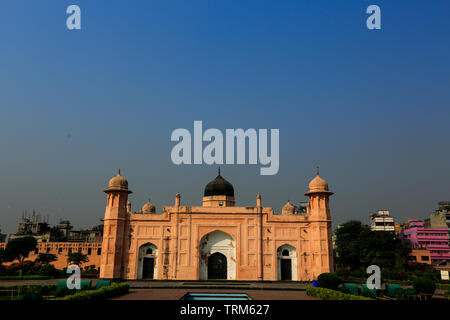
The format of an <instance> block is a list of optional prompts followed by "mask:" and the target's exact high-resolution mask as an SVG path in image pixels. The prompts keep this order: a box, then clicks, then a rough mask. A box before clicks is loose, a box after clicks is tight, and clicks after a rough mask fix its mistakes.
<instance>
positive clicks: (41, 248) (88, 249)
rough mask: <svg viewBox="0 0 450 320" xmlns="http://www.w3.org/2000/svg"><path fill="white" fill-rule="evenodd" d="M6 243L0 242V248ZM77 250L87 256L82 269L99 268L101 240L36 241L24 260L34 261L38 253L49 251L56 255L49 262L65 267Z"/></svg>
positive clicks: (56, 266)
mask: <svg viewBox="0 0 450 320" xmlns="http://www.w3.org/2000/svg"><path fill="white" fill-rule="evenodd" d="M6 246H7V243H4V242H3V243H2V242H0V249H5V248H6ZM75 252H79V253H82V254H84V255H86V256H87V258H88V259H89V261H88V262H85V263H83V264H82V265H81V267H82V268H83V269H86V268H92V269H96V270H99V269H100V263H101V254H102V243H101V242H90V243H87V242H38V244H37V246H36V249H35V250H34V251H31V252H30V254H29V255H28V257H27V258H26V260H28V261H34V260H36V258H37V257H38V256H39V254H40V253H51V254H54V255H56V258H57V260H56V261H53V262H51V264H52V265H53V266H55V268H57V269H63V268H65V267H67V265H68V262H67V258H68V256H69V254H71V253H75ZM15 262H17V260H15V261H12V262H7V263H5V264H6V265H8V264H11V263H15Z"/></svg>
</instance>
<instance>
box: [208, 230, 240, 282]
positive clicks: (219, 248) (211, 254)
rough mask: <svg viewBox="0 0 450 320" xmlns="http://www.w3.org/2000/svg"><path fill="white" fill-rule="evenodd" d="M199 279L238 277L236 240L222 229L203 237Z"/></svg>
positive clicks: (232, 278)
mask: <svg viewBox="0 0 450 320" xmlns="http://www.w3.org/2000/svg"><path fill="white" fill-rule="evenodd" d="M199 251H200V252H199V256H200V261H199V279H200V280H212V279H226V280H235V279H236V241H235V240H234V238H233V237H232V236H230V235H229V234H228V233H225V232H223V231H220V230H216V231H213V232H210V233H208V234H206V235H205V236H203V237H202V239H201V240H200V245H199Z"/></svg>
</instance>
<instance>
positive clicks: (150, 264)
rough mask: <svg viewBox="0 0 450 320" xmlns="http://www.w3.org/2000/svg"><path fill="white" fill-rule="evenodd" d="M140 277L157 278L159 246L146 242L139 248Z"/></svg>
mask: <svg viewBox="0 0 450 320" xmlns="http://www.w3.org/2000/svg"><path fill="white" fill-rule="evenodd" d="M138 259H139V260H138V279H156V277H157V270H158V263H157V262H158V248H157V247H156V246H155V245H154V244H153V243H146V244H144V245H142V246H141V247H140V248H139V258H138Z"/></svg>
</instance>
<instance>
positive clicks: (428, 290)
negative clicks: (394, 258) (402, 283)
mask: <svg viewBox="0 0 450 320" xmlns="http://www.w3.org/2000/svg"><path fill="white" fill-rule="evenodd" d="M413 286H414V289H416V291H417V292H418V293H421V294H433V293H434V291H435V290H436V283H434V281H433V280H431V279H430V278H428V277H418V278H415V279H414V280H413Z"/></svg>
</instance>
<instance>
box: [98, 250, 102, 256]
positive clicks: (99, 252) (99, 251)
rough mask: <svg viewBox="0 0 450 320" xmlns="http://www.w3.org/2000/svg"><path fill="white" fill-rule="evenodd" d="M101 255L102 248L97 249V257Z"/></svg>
mask: <svg viewBox="0 0 450 320" xmlns="http://www.w3.org/2000/svg"><path fill="white" fill-rule="evenodd" d="M101 254H102V248H98V249H97V255H98V256H99V255H101Z"/></svg>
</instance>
